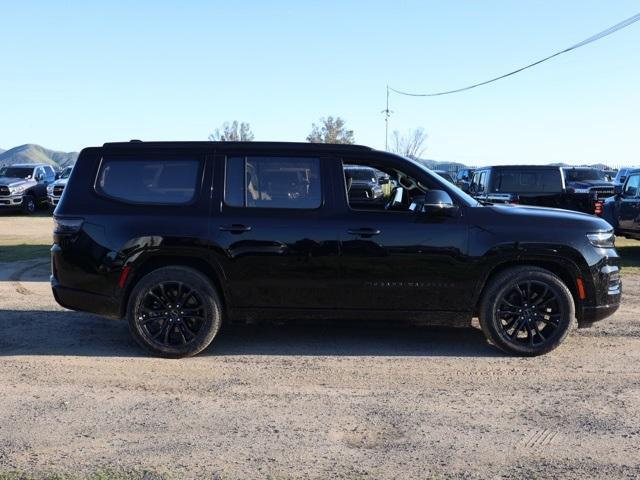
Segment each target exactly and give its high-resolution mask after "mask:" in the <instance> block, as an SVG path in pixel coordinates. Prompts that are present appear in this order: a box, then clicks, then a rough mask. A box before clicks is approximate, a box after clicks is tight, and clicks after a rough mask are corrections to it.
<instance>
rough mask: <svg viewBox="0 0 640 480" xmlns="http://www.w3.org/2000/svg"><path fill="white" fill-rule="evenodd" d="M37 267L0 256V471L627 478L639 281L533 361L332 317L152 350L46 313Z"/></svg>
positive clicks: (635, 460)
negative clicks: (195, 351) (608, 312)
mask: <svg viewBox="0 0 640 480" xmlns="http://www.w3.org/2000/svg"><path fill="white" fill-rule="evenodd" d="M0 248H1V247H0ZM48 269H49V266H48V263H47V262H46V259H45V260H42V259H39V260H32V261H26V262H13V263H8V264H0V478H2V474H3V472H4V473H6V472H11V471H17V472H22V473H23V474H25V475H35V476H42V475H43V472H50V473H51V472H55V473H60V474H63V475H79V476H85V475H90V474H92V473H93V472H96V471H98V470H102V469H113V470H114V471H120V470H122V471H129V470H135V471H144V470H149V471H151V472H154V473H155V474H156V475H158V476H170V477H171V478H210V479H249V478H314V479H315V478H317V479H324V478H345V479H359V478H397V479H409V478H434V477H435V478H440V477H445V478H449V477H453V478H489V477H493V478H514V477H517V478H532V477H538V478H550V477H556V478H557V477H563V478H595V477H599V478H605V477H607V478H640V453H639V452H640V420H639V419H640V316H639V315H638V312H639V307H640V297H639V295H640V275H635V274H633V275H625V276H624V302H623V306H622V308H621V310H620V311H619V312H618V313H617V314H616V315H614V316H613V317H611V318H610V319H607V320H605V321H603V322H600V323H599V324H598V325H597V326H595V327H594V328H591V329H587V330H576V331H574V332H573V333H572V334H571V336H570V337H569V338H568V339H567V341H566V342H565V343H564V344H563V345H562V346H561V347H560V348H559V349H557V350H556V351H554V352H552V353H551V354H548V355H546V356H543V357H538V358H530V359H523V358H514V357H507V356H504V355H502V354H500V353H499V352H497V351H496V350H494V349H493V348H492V347H490V346H489V345H487V344H486V343H485V341H484V338H483V336H482V334H481V332H480V331H479V330H478V329H467V330H455V329H427V328H390V327H380V326H372V325H366V324H363V325H354V324H351V325H335V324H334V325H329V326H323V327H321V326H307V327H301V326H297V327H294V326H284V327H283V326H280V327H278V326H261V327H233V328H225V329H224V330H223V331H222V332H221V334H220V336H219V337H218V339H217V340H215V341H214V344H213V345H212V346H211V347H210V348H209V349H208V350H207V351H205V352H204V353H203V354H202V355H200V356H198V357H196V358H193V359H188V360H161V359H156V358H149V357H147V356H146V355H145V354H144V353H143V352H141V351H140V350H139V348H138V347H137V346H136V345H135V344H134V342H133V340H132V339H131V338H130V336H129V333H128V330H127V326H126V324H125V323H123V322H117V321H112V320H104V319H101V318H98V317H95V316H92V315H87V314H81V313H74V312H69V311H65V310H63V309H62V308H60V307H58V306H57V304H56V303H55V301H54V300H53V298H52V296H51V293H50V289H49V285H48V283H47V277H48V273H49V270H48ZM147 478H151V477H147Z"/></svg>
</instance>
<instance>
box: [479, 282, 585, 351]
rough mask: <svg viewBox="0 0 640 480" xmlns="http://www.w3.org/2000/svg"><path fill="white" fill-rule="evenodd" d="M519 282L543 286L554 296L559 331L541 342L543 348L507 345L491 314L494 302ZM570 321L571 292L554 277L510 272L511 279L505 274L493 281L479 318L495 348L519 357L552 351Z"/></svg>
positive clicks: (568, 327) (566, 330) (567, 329)
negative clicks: (533, 282) (558, 307)
mask: <svg viewBox="0 0 640 480" xmlns="http://www.w3.org/2000/svg"><path fill="white" fill-rule="evenodd" d="M523 281H537V282H541V283H544V284H545V285H546V286H547V287H548V288H549V289H550V290H552V291H553V293H555V294H556V296H557V297H558V301H559V303H560V307H561V309H562V315H561V316H560V320H559V327H558V329H557V330H556V331H555V332H554V333H553V337H551V341H548V342H545V343H544V345H540V346H533V347H531V346H529V345H522V344H518V343H515V342H511V341H509V340H508V339H507V338H506V337H505V336H504V334H503V330H502V325H501V324H500V319H499V318H498V316H497V315H496V313H495V311H496V307H497V302H498V299H500V298H502V296H503V295H504V294H505V293H506V292H507V291H508V290H509V289H511V288H513V285H514V284H515V283H519V282H523ZM574 321H575V306H574V302H573V297H572V295H571V292H570V291H569V289H568V288H567V286H566V285H565V284H564V283H563V282H562V280H560V279H559V278H558V277H557V276H556V275H554V274H553V273H551V272H548V271H546V270H543V269H535V270H519V271H513V272H511V275H509V274H506V275H502V276H500V277H499V278H497V279H496V281H495V282H494V283H493V284H492V285H491V286H490V287H489V289H488V291H487V295H486V296H485V299H484V301H483V304H482V308H481V315H480V323H481V326H482V330H483V331H484V333H485V335H486V336H487V338H488V339H489V340H490V341H491V342H492V343H493V344H494V345H495V346H496V347H498V348H499V349H501V350H502V351H504V352H506V353H510V354H515V355H523V356H535V355H542V354H544V353H548V352H550V351H551V350H553V349H555V348H556V347H557V346H558V345H560V344H561V343H562V342H563V340H564V339H565V338H566V336H567V335H568V334H569V332H570V331H571V327H572V325H573V323H574Z"/></svg>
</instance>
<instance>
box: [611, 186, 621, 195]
mask: <svg viewBox="0 0 640 480" xmlns="http://www.w3.org/2000/svg"><path fill="white" fill-rule="evenodd" d="M613 194H614V195H615V196H616V197H621V196H622V185H614V187H613Z"/></svg>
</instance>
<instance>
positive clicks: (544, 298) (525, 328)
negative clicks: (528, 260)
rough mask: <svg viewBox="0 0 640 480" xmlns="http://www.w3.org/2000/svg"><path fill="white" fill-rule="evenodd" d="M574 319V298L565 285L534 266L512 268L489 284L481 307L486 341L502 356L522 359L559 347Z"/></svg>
mask: <svg viewBox="0 0 640 480" xmlns="http://www.w3.org/2000/svg"><path fill="white" fill-rule="evenodd" d="M574 317H575V306H574V303H573V297H572V296H571V292H570V291H569V289H568V288H567V286H566V285H565V284H564V282H563V281H562V280H561V279H560V278H558V277H557V276H556V275H554V274H553V273H551V272H550V271H548V270H545V269H543V268H538V267H533V266H529V267H527V266H523V267H515V268H511V269H509V270H506V271H504V272H502V273H500V274H498V275H497V276H496V277H495V278H493V279H492V280H490V282H489V284H488V285H487V288H486V290H485V294H484V297H483V299H482V303H481V306H480V325H481V326H482V331H483V332H484V334H485V336H486V337H487V340H489V341H490V342H491V343H493V344H494V345H495V346H496V347H498V348H499V349H501V350H502V351H504V352H507V353H512V354H517V355H525V356H534V355H541V354H543V353H547V352H550V351H551V350H553V349H554V348H556V347H557V346H558V345H560V343H562V341H563V340H564V339H565V338H566V336H567V335H568V333H569V331H570V330H571V327H572V325H573V322H574Z"/></svg>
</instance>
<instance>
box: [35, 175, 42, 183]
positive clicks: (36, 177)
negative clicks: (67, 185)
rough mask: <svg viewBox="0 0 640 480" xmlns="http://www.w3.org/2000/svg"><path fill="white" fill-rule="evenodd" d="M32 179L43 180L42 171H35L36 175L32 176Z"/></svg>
mask: <svg viewBox="0 0 640 480" xmlns="http://www.w3.org/2000/svg"><path fill="white" fill-rule="evenodd" d="M34 180H35V181H36V182H41V181H42V180H44V175H43V174H42V173H36V176H35V177H34Z"/></svg>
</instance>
